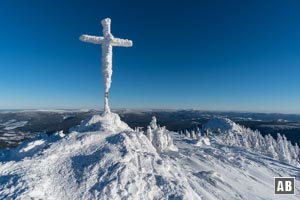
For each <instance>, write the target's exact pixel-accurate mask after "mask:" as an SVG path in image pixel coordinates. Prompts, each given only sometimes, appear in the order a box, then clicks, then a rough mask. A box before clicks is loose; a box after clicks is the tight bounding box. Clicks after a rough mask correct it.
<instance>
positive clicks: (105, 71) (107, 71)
mask: <svg viewBox="0 0 300 200" xmlns="http://www.w3.org/2000/svg"><path fill="white" fill-rule="evenodd" d="M101 24H102V27H103V36H91V35H81V36H80V38H79V39H80V40H81V41H83V42H88V43H92V44H100V45H102V56H101V62H102V78H103V83H104V87H105V92H104V113H110V107H109V102H108V94H109V89H110V86H111V82H112V72H113V70H112V47H113V46H121V47H131V46H132V41H131V40H127V39H120V38H115V37H114V36H113V35H112V34H111V30H110V24H111V19H110V18H106V19H103V20H102V21H101Z"/></svg>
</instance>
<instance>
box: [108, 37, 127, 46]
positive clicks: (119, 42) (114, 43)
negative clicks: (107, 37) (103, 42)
mask: <svg viewBox="0 0 300 200" xmlns="http://www.w3.org/2000/svg"><path fill="white" fill-rule="evenodd" d="M111 45H112V46H120V47H131V46H132V41H131V40H127V39H120V38H113V39H112V41H111Z"/></svg>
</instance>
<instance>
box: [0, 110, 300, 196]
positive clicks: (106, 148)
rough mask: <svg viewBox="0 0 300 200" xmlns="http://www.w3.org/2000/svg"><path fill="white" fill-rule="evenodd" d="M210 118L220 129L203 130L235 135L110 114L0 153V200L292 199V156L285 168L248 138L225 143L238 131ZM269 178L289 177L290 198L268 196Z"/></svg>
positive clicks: (271, 190) (294, 167) (295, 173)
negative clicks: (142, 124)
mask: <svg viewBox="0 0 300 200" xmlns="http://www.w3.org/2000/svg"><path fill="white" fill-rule="evenodd" d="M217 120H220V119H217ZM217 120H213V121H214V122H213V121H212V122H209V123H208V124H214V125H215V124H223V125H222V127H208V125H207V126H206V128H210V129H211V130H213V129H215V128H217V129H219V128H220V129H221V130H225V128H224V127H227V128H228V125H230V124H231V125H233V126H232V127H236V128H237V130H240V131H241V132H240V133H237V132H236V131H235V130H234V129H230V128H229V129H226V133H225V132H222V133H214V132H213V133H212V134H210V135H208V136H201V135H198V136H194V137H193V138H191V137H189V138H188V137H182V136H181V135H180V134H178V133H174V132H170V131H168V130H166V128H164V127H160V126H159V125H157V123H156V118H153V119H152V121H151V123H150V125H149V126H148V128H147V131H146V132H145V133H143V132H142V131H141V130H140V129H136V130H132V129H131V128H129V127H128V125H127V124H126V123H124V122H122V121H121V120H120V118H119V116H118V115H117V114H114V113H109V114H103V115H101V116H100V115H96V116H93V117H91V118H89V119H87V120H84V121H83V122H82V123H81V124H80V125H79V126H77V127H74V128H72V130H73V131H72V132H71V133H70V134H66V135H64V134H63V133H62V132H58V133H56V134H54V135H52V136H50V137H48V136H46V135H39V136H37V137H36V138H34V139H31V140H28V141H26V142H24V143H22V144H21V145H20V146H19V147H18V148H16V149H12V150H2V151H0V199H8V200H9V199H60V200H63V199H70V200H71V199H72V200H73V199H85V200H88V199H101V200H108V199H109V200H111V199H114V200H118V199H120V200H121V199H141V200H142V199H186V200H192V199H196V200H197V199H212V200H220V199H221V200H222V199H224V200H227V199H299V195H300V188H299V185H300V181H299V177H300V176H299V171H300V168H299V158H298V160H295V162H294V163H291V164H285V163H284V162H281V161H280V160H278V159H277V158H272V156H271V157H270V156H267V155H263V153H260V152H258V150H257V149H255V148H254V146H255V144H256V143H255V141H252V142H250V141H251V140H250V138H252V139H253V137H252V136H251V137H250V136H249V137H248V139H249V141H248V142H249V143H248V146H243V145H242V144H239V143H238V141H237V138H239V137H231V136H230V137H227V139H226V135H229V134H230V133H232V134H235V133H236V134H239V135H238V136H241V135H243V134H246V132H244V130H245V129H244V128H243V127H240V126H238V125H236V124H235V123H233V122H231V121H230V120H227V119H225V122H227V123H224V120H221V121H219V122H217ZM238 127H239V128H238ZM223 128H224V129H223ZM193 134H194V135H197V134H196V133H192V134H190V136H191V135H193ZM241 137H242V136H241ZM232 138H235V139H234V140H233V141H231V143H230V144H227V143H228V141H229V140H230V139H232ZM257 138H259V137H257ZM270 141H271V143H274V144H275V143H276V144H281V143H282V147H283V148H284V150H282V151H284V152H288V151H290V150H288V149H287V148H292V146H287V147H285V146H286V142H285V139H284V138H282V139H279V140H278V143H277V142H275V141H273V140H270ZM260 142H261V141H260ZM199 144H201V145H200V146H198V145H199ZM258 144H259V142H258ZM251 145H254V146H253V147H252V146H251ZM257 146H258V145H257ZM273 146H274V145H273ZM275 146H276V145H275ZM279 146H280V145H279ZM279 146H278V147H279ZM276 148H277V147H276ZM293 148H294V150H295V155H296V156H299V148H297V150H298V152H296V151H297V150H296V148H295V147H294V146H293ZM258 149H259V148H258ZM270 151H271V150H270ZM295 155H294V156H295ZM285 156H287V154H285V155H281V157H285ZM289 159H290V158H289ZM290 160H291V159H290ZM275 176H293V177H296V195H295V196H294V195H289V196H274V194H273V193H274V186H273V182H274V177H275Z"/></svg>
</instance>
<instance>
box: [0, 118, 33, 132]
mask: <svg viewBox="0 0 300 200" xmlns="http://www.w3.org/2000/svg"><path fill="white" fill-rule="evenodd" d="M27 123H28V121H17V120H15V119H11V120H9V121H7V122H5V123H2V124H0V126H4V128H3V130H6V131H9V130H13V129H16V128H20V127H23V126H25V125H26V124H27Z"/></svg>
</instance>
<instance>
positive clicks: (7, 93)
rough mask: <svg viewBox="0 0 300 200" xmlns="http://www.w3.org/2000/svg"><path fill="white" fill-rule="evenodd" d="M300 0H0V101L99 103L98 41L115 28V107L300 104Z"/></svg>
mask: <svg viewBox="0 0 300 200" xmlns="http://www.w3.org/2000/svg"><path fill="white" fill-rule="evenodd" d="M299 10H300V1H296V0H294V1H293V0H291V1H273V0H265V1H259V0H256V1H253V0H248V1H247V0H245V1H239V0H223V1H220V0H219V1H214V0H207V1H191V0H185V1H169V0H168V1H164V2H163V1H158V0H152V1H150V0H149V1H147V0H146V1H133V0H129V1H121V0H119V1H116V0H113V1H101V0H98V1H96V0H90V1H83V0H82V1H80V0H76V1H71V0H70V1H63V0H61V1H56V0H52V1H50V0H49V1H38V0H35V1H33V0H28V1H22V0H11V1H8V0H4V1H0V26H1V31H0V44H1V45H0V91H1V94H0V109H14V108H33V109H35V108H102V107H103V92H104V89H103V83H102V78H101V59H100V56H101V47H100V46H97V45H92V44H88V43H83V42H81V41H80V40H79V39H78V38H79V36H80V35H81V34H91V35H102V27H101V25H100V21H101V19H103V18H106V17H110V18H111V19H112V27H111V28H112V34H113V35H114V36H115V37H120V38H127V39H131V40H133V47H131V48H123V47H115V48H114V49H113V53H114V55H113V77H112V81H113V82H112V87H111V90H110V104H111V107H112V108H117V107H118V108H172V109H174V108H175V109H176V108H181V109H184V108H195V109H204V110H239V111H254V112H255V111H258V112H283V113H300V12H299Z"/></svg>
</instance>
